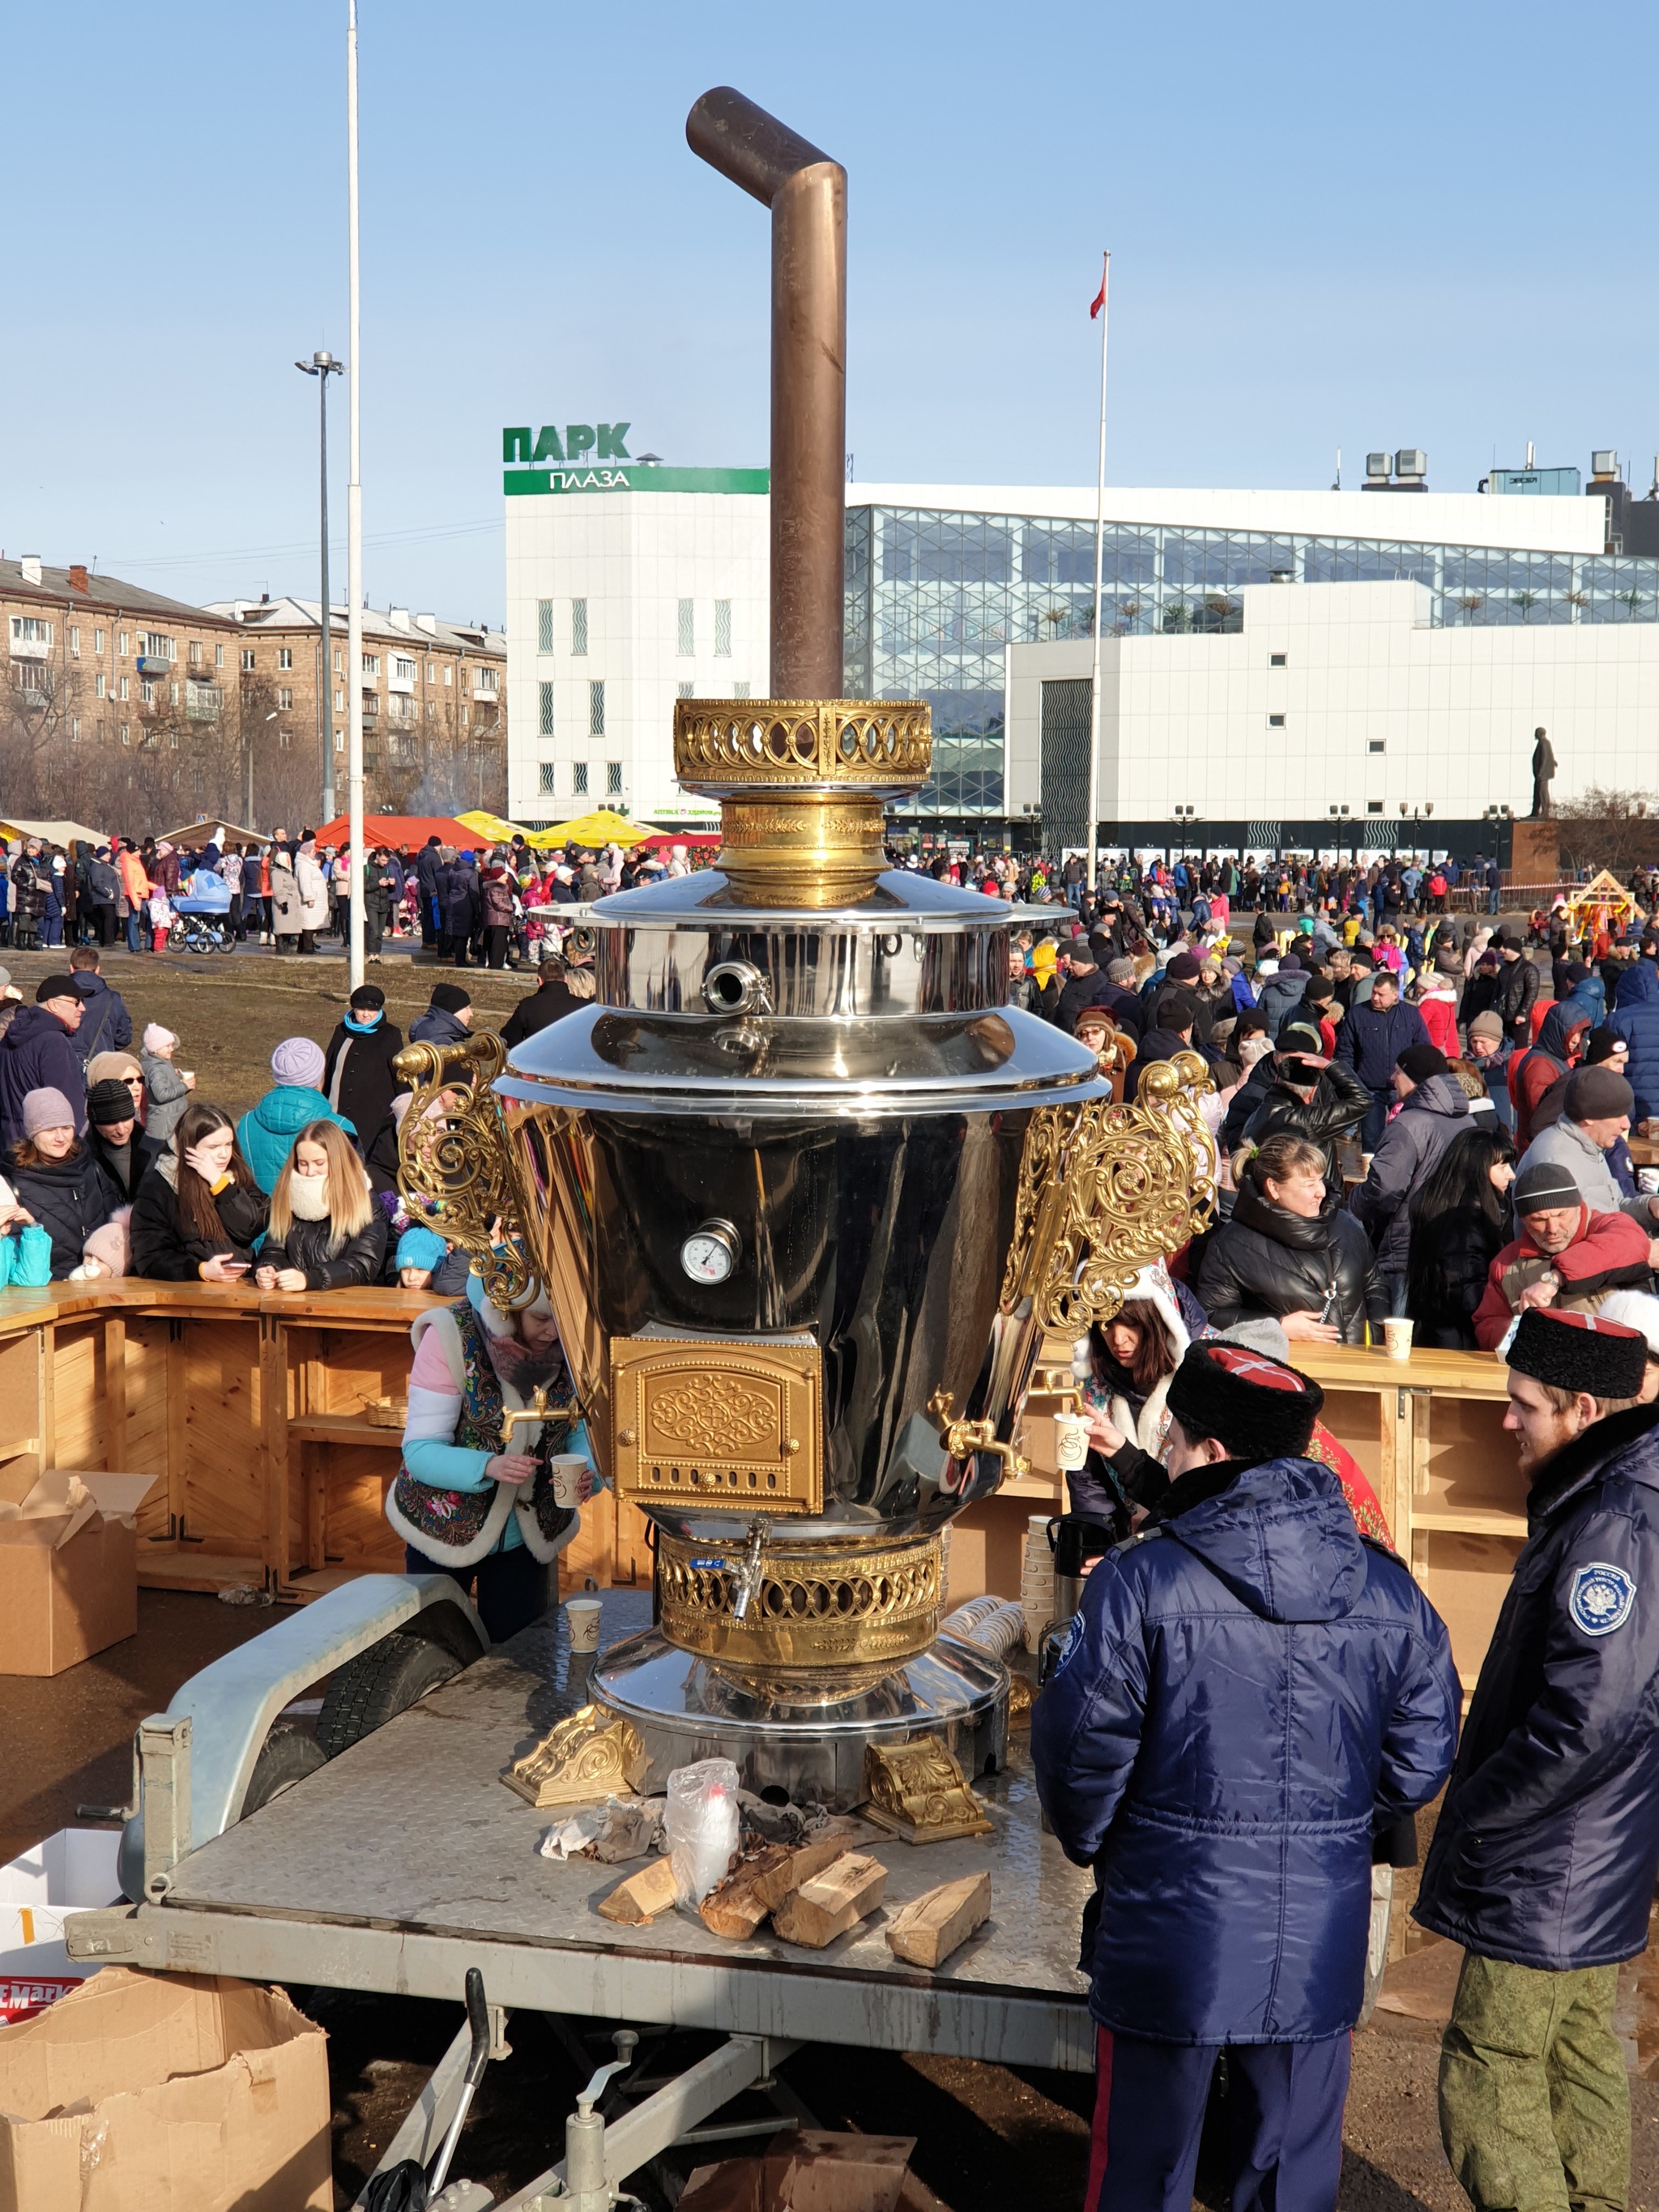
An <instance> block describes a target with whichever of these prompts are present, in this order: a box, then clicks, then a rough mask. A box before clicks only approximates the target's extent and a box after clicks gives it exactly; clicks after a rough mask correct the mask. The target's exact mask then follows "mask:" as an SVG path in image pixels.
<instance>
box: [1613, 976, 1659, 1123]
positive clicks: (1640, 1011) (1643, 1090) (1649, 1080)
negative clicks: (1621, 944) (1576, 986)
mask: <svg viewBox="0 0 1659 2212" xmlns="http://www.w3.org/2000/svg"><path fill="white" fill-rule="evenodd" d="M1656 959H1659V943H1656V942H1655V941H1654V939H1651V938H1644V939H1643V940H1642V957H1641V958H1640V959H1639V960H1638V962H1637V963H1636V964H1635V965H1634V967H1631V968H1626V970H1625V972H1624V974H1623V975H1621V976H1620V978H1619V995H1618V997H1617V998H1616V999H1615V1000H1613V1012H1612V1013H1611V1014H1609V1015H1608V1017H1607V1027H1608V1028H1609V1029H1610V1030H1612V1031H1613V1035H1614V1036H1618V1037H1623V1038H1624V1040H1625V1042H1626V1044H1627V1045H1628V1046H1629V1047H1630V1066H1628V1067H1627V1068H1626V1070H1625V1073H1626V1075H1627V1076H1628V1077H1629V1078H1630V1085H1631V1088H1632V1091H1635V1093H1636V1113H1637V1118H1638V1120H1639V1121H1646V1120H1647V1119H1648V1118H1649V1116H1650V1115H1654V1114H1659V967H1656V966H1655V964H1654V963H1655V961H1656Z"/></svg>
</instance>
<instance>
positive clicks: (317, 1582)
mask: <svg viewBox="0 0 1659 2212" xmlns="http://www.w3.org/2000/svg"><path fill="white" fill-rule="evenodd" d="M374 1571H375V1570H374V1568H372V1567H313V1568H312V1569H311V1570H310V1571H308V1572H307V1573H304V1574H298V1575H291V1576H290V1577H289V1579H288V1581H287V1582H285V1583H283V1587H282V1589H281V1590H280V1591H279V1592H278V1593H277V1595H279V1596H280V1597H281V1598H282V1599H283V1601H285V1602H287V1603H290V1604H299V1605H309V1604H310V1603H311V1601H312V1600H313V1598H319V1597H326V1596H327V1595H328V1593H329V1592H330V1590H337V1589H341V1588H342V1587H343V1585H344V1584H345V1583H355V1582H356V1580H357V1579H358V1577H359V1576H361V1575H367V1574H373V1573H374Z"/></svg>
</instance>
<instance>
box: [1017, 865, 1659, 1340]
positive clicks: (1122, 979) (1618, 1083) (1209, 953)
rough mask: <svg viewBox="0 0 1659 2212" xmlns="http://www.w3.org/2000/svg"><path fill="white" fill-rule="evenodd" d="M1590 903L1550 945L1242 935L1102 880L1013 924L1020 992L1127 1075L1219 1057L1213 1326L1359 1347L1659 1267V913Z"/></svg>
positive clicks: (1482, 1330)
mask: <svg viewBox="0 0 1659 2212" xmlns="http://www.w3.org/2000/svg"><path fill="white" fill-rule="evenodd" d="M1584 927H1586V928H1587V929H1588V932H1589V933H1588V934H1587V935H1586V936H1583V937H1581V936H1580V935H1578V934H1577V933H1576V931H1575V923H1574V918H1573V910H1572V909H1571V908H1569V907H1567V906H1566V905H1565V902H1563V903H1561V904H1559V906H1558V907H1557V908H1556V909H1555V911H1554V912H1553V914H1552V915H1549V916H1547V918H1546V926H1545V927H1544V928H1543V930H1542V931H1541V938H1542V942H1541V943H1540V944H1537V945H1529V944H1528V942H1527V933H1524V932H1522V931H1520V930H1516V929H1507V930H1506V929H1504V928H1503V927H1499V926H1498V925H1496V924H1493V923H1492V922H1490V921H1486V920H1485V919H1484V918H1480V917H1476V916H1473V915H1470V916H1466V917H1460V916H1455V915H1443V916H1441V915H1432V914H1431V915H1416V916H1402V919H1401V921H1400V922H1398V923H1397V924H1396V923H1394V922H1388V921H1385V922H1383V924H1382V925H1381V927H1379V928H1377V929H1376V930H1372V929H1370V928H1369V927H1366V926H1365V925H1364V921H1363V920H1362V918H1361V916H1360V915H1359V914H1358V912H1356V911H1355V910H1353V909H1352V908H1350V910H1349V911H1348V912H1347V913H1346V915H1344V916H1343V917H1342V918H1341V920H1340V921H1335V920H1334V919H1332V918H1331V917H1329V916H1328V915H1325V914H1323V913H1322V912H1320V911H1318V910H1316V909H1314V908H1307V909H1304V910H1303V911H1301V912H1298V913H1294V914H1291V915H1285V916H1283V917H1281V916H1279V915H1278V914H1277V913H1267V912H1263V913H1260V914H1258V915H1256V916H1255V919H1254V921H1253V923H1252V925H1251V927H1250V932H1249V937H1248V939H1246V940H1245V941H1243V943H1240V942H1239V941H1238V940H1237V938H1236V936H1235V933H1234V929H1233V927H1232V924H1231V921H1228V922H1226V923H1223V922H1222V921H1218V920H1217V919H1216V918H1215V917H1214V915H1204V914H1202V913H1200V912H1198V911H1195V910H1194V908H1177V909H1176V911H1174V912H1173V913H1171V914H1170V915H1159V914H1158V913H1157V912H1155V911H1154V910H1153V909H1152V907H1150V906H1149V905H1148V904H1147V902H1146V901H1145V900H1144V899H1137V898H1134V897H1132V896H1125V895H1124V894H1121V893H1120V892H1119V891H1117V890H1115V889H1108V890H1103V891H1102V892H1100V893H1098V894H1091V895H1087V896H1085V899H1084V901H1083V902H1082V905H1081V907H1080V908H1079V910H1078V911H1077V912H1075V913H1073V911H1071V910H1070V909H1069V908H1067V909H1066V912H1065V914H1064V915H1063V916H1062V917H1061V918H1060V920H1059V921H1058V923H1057V926H1056V927H1053V928H1047V927H1043V926H1042V924H1041V923H1036V924H1034V925H1033V926H1032V927H1026V928H1023V929H1021V930H1020V931H1019V932H1018V933H1017V936H1016V939H1015V946H1014V951H1013V953H1012V958H1011V963H1010V964H1011V974H1010V979H1009V993H1010V997H1011V999H1012V1000H1013V1002H1015V1003H1017V1004H1018V1005H1021V1006H1025V1007H1026V1008H1028V1009H1030V1010H1031V1011H1034V1012H1037V1013H1039V1014H1041V1015H1042V1016H1044V1017H1045V1018H1048V1020H1050V1021H1052V1022H1054V1023H1055V1024H1057V1025H1058V1026H1060V1028H1062V1029H1065V1030H1068V1031H1070V1032H1071V1033H1072V1034H1073V1035H1075V1036H1078V1037H1079V1039H1081V1040H1082V1041H1084V1042H1086V1043H1087V1044H1089V1046H1090V1047H1091V1048H1092V1049H1093V1050H1094V1051H1095V1053H1096V1054H1097V1060H1098V1062H1099V1065H1100V1066H1101V1068H1102V1071H1103V1073H1104V1074H1106V1075H1107V1076H1108V1077H1109V1079H1110V1081H1111V1083H1112V1085H1113V1089H1114V1092H1115V1095H1116V1096H1118V1097H1128V1098H1133V1097H1134V1095H1135V1091H1136V1088H1137V1085H1138V1083H1139V1077H1140V1074H1141V1073H1142V1071H1143V1070H1144V1069H1145V1068H1146V1067H1147V1066H1150V1065H1152V1064H1153V1063H1155V1062H1157V1061H1158V1060H1170V1059H1173V1058H1174V1057H1175V1056H1176V1054H1179V1053H1182V1052H1185V1051H1194V1052H1196V1053H1197V1054H1199V1055H1200V1058H1201V1059H1202V1060H1205V1061H1206V1063H1207V1064H1208V1066H1209V1068H1210V1070H1211V1073H1212V1079H1213V1081H1214V1084H1215V1086H1216V1087H1215V1091H1214V1094H1213V1096H1212V1097H1211V1098H1210V1099H1208V1100H1206V1109H1205V1110H1206V1113H1207V1114H1208V1115H1209V1117H1210V1120H1211V1122H1212V1128H1213V1133H1214V1135H1215V1139H1216V1143H1217V1147H1218V1165H1219V1182H1220V1186H1221V1194H1220V1206H1219V1209H1218V1221H1217V1223H1216V1225H1215V1226H1214V1227H1213V1229H1212V1231H1211V1232H1210V1233H1209V1234H1208V1235H1207V1236H1206V1237H1204V1238H1203V1239H1201V1240H1200V1243H1198V1244H1197V1245H1196V1246H1195V1247H1194V1251H1193V1253H1192V1255H1191V1257H1190V1262H1189V1267H1188V1279H1189V1281H1190V1285H1191V1287H1192V1289H1193V1291H1194V1292H1195V1293H1196V1295H1197V1296H1198V1297H1199V1298H1200V1300H1201V1301H1203V1303H1204V1304H1205V1306H1206V1310H1208V1311H1209V1312H1210V1313H1211V1315H1212V1317H1219V1318H1220V1322H1221V1325H1222V1326H1225V1325H1227V1323H1228V1322H1231V1321H1232V1320H1234V1319H1237V1318H1238V1317H1240V1316H1243V1315H1245V1314H1251V1313H1265V1314H1268V1315H1271V1316H1273V1317H1274V1318H1276V1319H1279V1320H1280V1321H1281V1322H1283V1324H1284V1327H1285V1331H1286V1334H1287V1335H1288V1336H1289V1338H1290V1340H1291V1341H1292V1342H1295V1341H1297V1340H1311V1341H1326V1342H1334V1341H1342V1342H1346V1343H1364V1342H1365V1341H1366V1340H1367V1339H1368V1337H1369V1338H1370V1339H1371V1340H1378V1339H1380V1336H1381V1333H1382V1324H1383V1322H1388V1321H1391V1320H1402V1319H1403V1320H1409V1321H1410V1322H1412V1324H1413V1333H1414V1338H1415V1340H1416V1341H1417V1342H1419V1343H1421V1344H1428V1345H1433V1346H1443V1347H1446V1348H1450V1349H1465V1350H1474V1349H1477V1348H1479V1349H1483V1350H1492V1349H1496V1348H1498V1347H1499V1346H1501V1345H1503V1344H1504V1343H1505V1342H1506V1341H1507V1340H1508V1338H1509V1336H1510V1333H1511V1332H1512V1330H1513V1328H1514V1326H1515V1322H1516V1319H1517V1317H1518V1316H1519V1315H1520V1314H1521V1313H1522V1312H1523V1311H1525V1310H1527V1309H1528V1307H1531V1306H1535V1305H1558V1306H1559V1307H1561V1308H1562V1309H1563V1310H1571V1311H1582V1312H1595V1311H1596V1310H1599V1309H1600V1307H1601V1304H1602V1303H1603V1302H1604V1301H1605V1300H1606V1299H1607V1298H1608V1297H1612V1296H1613V1295H1614V1294H1615V1293H1617V1292H1620V1291H1641V1292H1648V1291H1651V1290H1652V1289H1653V1287H1654V1284H1653V1277H1654V1274H1655V1272H1656V1270H1659V1173H1656V1171H1655V1170H1651V1169H1640V1168H1638V1167H1637V1166H1636V1165H1635V1164H1633V1163H1632V1155H1631V1151H1630V1144H1629V1141H1628V1140H1629V1139H1630V1138H1631V1136H1632V1133H1659V919H1656V917H1655V915H1654V914H1653V910H1652V909H1651V908H1650V909H1648V910H1647V912H1646V914H1645V915H1644V911H1643V909H1642V908H1641V907H1640V906H1639V905H1638V907H1637V908H1636V911H1635V913H1634V914H1633V915H1632V916H1630V917H1629V918H1628V919H1627V920H1626V921H1618V920H1610V919H1608V918H1607V916H1605V915H1602V916H1601V918H1600V920H1599V921H1596V922H1595V924H1594V926H1592V925H1591V924H1589V923H1588V922H1587V923H1586V924H1585V925H1584ZM1650 1123H1651V1124H1652V1125H1653V1129H1652V1130H1651V1131H1650V1130H1649V1129H1648V1126H1647V1125H1649V1124H1650Z"/></svg>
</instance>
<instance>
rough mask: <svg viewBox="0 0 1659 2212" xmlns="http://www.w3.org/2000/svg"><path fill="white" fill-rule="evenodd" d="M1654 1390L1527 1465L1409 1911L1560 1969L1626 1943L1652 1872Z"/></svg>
mask: <svg viewBox="0 0 1659 2212" xmlns="http://www.w3.org/2000/svg"><path fill="white" fill-rule="evenodd" d="M1656 1423H1659V1406H1634V1407H1631V1409H1630V1410H1629V1411H1628V1412H1627V1413H1613V1414H1609V1415H1608V1417H1607V1419H1605V1420H1602V1421H1597V1422H1595V1424H1593V1425H1592V1426H1590V1427H1589V1428H1588V1429H1585V1430H1583V1431H1581V1432H1580V1433H1579V1435H1577V1437H1574V1438H1573V1440H1572V1441H1571V1443H1569V1444H1567V1445H1565V1447H1564V1448H1563V1449H1561V1450H1560V1451H1559V1452H1558V1453H1557V1454H1556V1455H1555V1456H1554V1458H1553V1459H1552V1460H1550V1461H1549V1462H1547V1464H1546V1466H1545V1467H1544V1468H1542V1469H1541V1473H1540V1477H1539V1480H1538V1481H1537V1482H1536V1483H1535V1484H1534V1486H1533V1489H1532V1492H1531V1493H1530V1495H1529V1496H1528V1499H1527V1521H1528V1528H1529V1531H1530V1533H1529V1534H1528V1539H1527V1542H1526V1545H1525V1547H1524V1548H1523V1549H1522V1553H1521V1556H1520V1558H1519V1559H1516V1563H1515V1571H1514V1573H1513V1575H1512V1576H1511V1577H1510V1588H1509V1594H1508V1595H1507V1596H1506V1597H1505V1598H1504V1607H1503V1610H1502V1612H1501V1613H1499V1614H1498V1626H1497V1627H1496V1629H1495V1630H1494V1631H1493V1632H1492V1642H1491V1644H1489V1645H1488V1647H1487V1650H1486V1658H1485V1660H1484V1662H1482V1665H1481V1668H1480V1681H1479V1682H1478V1683H1477V1685H1476V1686H1475V1692H1474V1699H1473V1700H1472V1702H1471V1704H1470V1706H1469V1717H1468V1722H1467V1723H1466V1724H1465V1727H1464V1729H1463V1741H1462V1747H1461V1749H1460V1750H1459V1752H1458V1754H1457V1764H1456V1765H1455V1767H1454V1769H1453V1771H1452V1778H1451V1782H1450V1785H1449V1788H1448V1790H1447V1792H1446V1801H1445V1803H1444V1805H1443V1808H1442V1810H1441V1814H1440V1818H1439V1821H1438V1823H1437V1826H1436V1828H1435V1832H1434V1841H1433V1843H1432V1844H1431V1846H1430V1850H1429V1857H1428V1863H1427V1865H1426V1866H1425V1868H1424V1869H1423V1886H1422V1888H1421V1891H1420V1892H1419V1896H1418V1901H1417V1905H1416V1914H1415V1917H1417V1919H1418V1920H1419V1921H1420V1922H1421V1923H1422V1924H1423V1926H1424V1927H1425V1928H1430V1929H1433V1930H1434V1932H1435V1933H1436V1935H1437V1936H1449V1937H1450V1938H1451V1940H1452V1942H1454V1943H1462V1945H1463V1946H1464V1947H1465V1948H1467V1949H1468V1950H1471V1951H1474V1952H1475V1953H1477V1954H1479V1955H1480V1957H1482V1958H1487V1959H1506V1960H1511V1961H1513V1962H1514V1963H1515V1964H1516V1965H1518V1966H1535V1967H1539V1968H1541V1969H1542V1970H1544V1971H1545V1972H1552V1973H1561V1972H1567V1971H1569V1970H1570V1969H1571V1968H1573V1967H1577V1966H1612V1965H1613V1964H1614V1963H1615V1962H1616V1961H1618V1960H1623V1959H1629V1958H1633V1957H1634V1956H1635V1954H1637V1953H1638V1951H1640V1950H1642V1949H1644V1948H1645V1946H1646V1943H1647V1940H1648V1913H1649V1910H1650V1906H1651V1905H1652V1902H1653V1885H1654V1878H1655V1875H1656V1874H1659V1712H1656V1689H1655V1685H1656V1682H1659V1433H1656Z"/></svg>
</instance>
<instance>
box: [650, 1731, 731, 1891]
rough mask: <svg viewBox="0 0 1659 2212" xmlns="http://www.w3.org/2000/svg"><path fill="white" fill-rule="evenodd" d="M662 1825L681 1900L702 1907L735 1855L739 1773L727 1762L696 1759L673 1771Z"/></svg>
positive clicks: (727, 1760) (722, 1877)
mask: <svg viewBox="0 0 1659 2212" xmlns="http://www.w3.org/2000/svg"><path fill="white" fill-rule="evenodd" d="M663 1826H664V1831H665V1834H666V1836H667V1839H668V1850H669V1856H670V1858H671V1862H672V1864H673V1869H674V1881H675V1883H676V1885H677V1886H678V1890H679V1895H680V1902H681V1903H682V1904H683V1905H684V1904H690V1905H701V1904H702V1900H703V1899H704V1898H705V1897H707V1896H708V1893H709V1891H710V1890H711V1889H713V1888H714V1886H715V1884H716V1883H717V1882H720V1881H725V1879H726V1875H727V1874H728V1873H729V1872H730V1870H731V1866H732V1860H733V1859H734V1858H736V1857H737V1855H738V1770H737V1768H736V1767H735V1766H734V1765H732V1761H731V1760H730V1759H699V1760H698V1761H697V1763H696V1765H694V1766H678V1767H676V1768H675V1770H674V1771H673V1772H672V1773H671V1775H670V1776H669V1778H668V1811H667V1814H666V1817H665V1820H664V1823H663Z"/></svg>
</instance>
